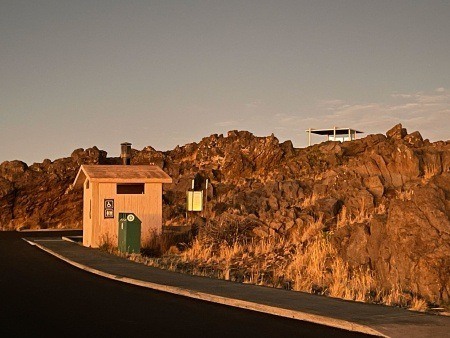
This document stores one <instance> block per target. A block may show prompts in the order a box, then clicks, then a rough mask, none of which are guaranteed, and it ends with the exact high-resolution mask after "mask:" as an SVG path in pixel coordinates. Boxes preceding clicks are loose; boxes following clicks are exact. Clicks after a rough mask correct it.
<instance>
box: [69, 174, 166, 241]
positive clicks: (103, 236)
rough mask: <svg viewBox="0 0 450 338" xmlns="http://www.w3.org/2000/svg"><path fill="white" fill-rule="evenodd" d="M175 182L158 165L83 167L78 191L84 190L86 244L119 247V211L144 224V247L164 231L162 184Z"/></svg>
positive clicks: (77, 182)
mask: <svg viewBox="0 0 450 338" xmlns="http://www.w3.org/2000/svg"><path fill="white" fill-rule="evenodd" d="M163 183H172V179H171V178H170V177H169V175H167V174H166V173H165V172H164V171H163V170H162V169H161V168H159V167H158V166H154V165H82V166H81V168H80V170H79V172H78V175H77V177H76V178H75V181H74V188H79V189H81V188H83V245H84V246H88V247H98V246H100V245H101V244H102V243H103V242H106V241H109V242H110V243H112V244H113V245H117V244H118V243H117V241H118V224H119V219H118V217H119V212H132V213H134V214H135V215H136V216H137V217H138V218H139V219H140V220H141V221H142V224H141V245H144V244H145V242H146V241H147V240H148V239H149V237H150V236H151V234H152V233H153V232H156V233H160V232H161V230H162V184H163Z"/></svg>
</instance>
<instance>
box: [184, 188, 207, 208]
mask: <svg viewBox="0 0 450 338" xmlns="http://www.w3.org/2000/svg"><path fill="white" fill-rule="evenodd" d="M186 202H187V203H186V204H187V211H202V210H203V191H188V192H187V194H186Z"/></svg>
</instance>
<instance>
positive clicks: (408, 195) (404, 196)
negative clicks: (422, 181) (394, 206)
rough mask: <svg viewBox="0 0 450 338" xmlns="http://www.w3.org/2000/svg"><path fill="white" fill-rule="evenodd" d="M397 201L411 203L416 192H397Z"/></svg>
mask: <svg viewBox="0 0 450 338" xmlns="http://www.w3.org/2000/svg"><path fill="white" fill-rule="evenodd" d="M396 195H397V196H396V197H397V199H399V200H401V201H411V199H412V197H413V196H414V190H405V191H396Z"/></svg>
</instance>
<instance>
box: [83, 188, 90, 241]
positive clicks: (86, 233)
mask: <svg viewBox="0 0 450 338" xmlns="http://www.w3.org/2000/svg"><path fill="white" fill-rule="evenodd" d="M88 183H89V187H88ZM91 203H92V184H91V182H89V181H88V180H85V181H84V192H83V245H84V246H91V244H92V204H91Z"/></svg>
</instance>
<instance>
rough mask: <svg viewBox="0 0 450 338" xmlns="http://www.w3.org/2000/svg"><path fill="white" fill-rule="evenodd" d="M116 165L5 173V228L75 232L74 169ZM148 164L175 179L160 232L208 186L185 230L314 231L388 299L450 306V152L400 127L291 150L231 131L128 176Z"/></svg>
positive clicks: (85, 159) (83, 154)
mask: <svg viewBox="0 0 450 338" xmlns="http://www.w3.org/2000/svg"><path fill="white" fill-rule="evenodd" d="M119 163H120V159H119V158H113V157H110V158H108V157H107V156H106V152H104V151H101V150H99V149H97V148H96V147H93V148H90V149H86V150H83V149H77V150H75V151H74V152H73V153H72V154H71V156H70V157H68V158H63V159H59V160H56V161H54V162H51V161H49V160H44V161H43V163H35V164H33V165H31V166H27V165H26V164H24V163H22V162H19V161H10V162H3V163H2V164H1V165H0V224H1V227H2V228H3V229H17V228H47V227H60V228H73V227H81V226H82V192H81V191H75V190H71V189H70V184H71V183H72V182H73V180H74V178H75V176H76V174H77V170H78V168H79V166H80V165H81V164H99V165H101V164H119ZM149 163H152V164H156V165H158V166H160V167H162V168H163V169H164V171H166V172H167V173H168V174H169V175H170V176H171V177H172V178H173V183H172V184H170V185H166V186H165V187H164V206H163V213H164V215H163V217H164V223H165V224H166V225H185V224H186V220H185V198H186V190H187V189H189V188H190V187H191V180H192V179H193V178H195V185H196V186H195V188H196V189H204V188H205V181H206V179H208V180H209V182H210V186H209V189H208V192H207V195H208V197H207V212H205V213H203V214H200V213H199V214H196V215H193V216H192V217H190V218H189V220H188V222H190V223H191V224H192V225H193V226H194V229H196V228H198V227H201V226H202V225H203V224H205V222H206V219H207V220H208V222H212V223H214V222H216V223H217V224H223V223H224V222H226V221H227V219H231V218H232V219H240V220H241V221H242V224H246V226H248V230H249V232H248V233H249V234H250V235H251V236H254V237H267V236H271V235H273V234H275V233H276V234H281V235H283V236H292V235H293V234H295V233H298V232H302V233H305V231H304V230H305V229H304V228H305V227H307V226H308V225H309V224H311V222H313V221H317V220H318V219H320V220H321V224H322V226H321V229H319V230H320V231H323V232H324V233H327V234H330V235H332V239H333V243H334V245H335V246H336V247H337V248H338V252H339V255H340V256H341V257H343V258H344V259H345V261H346V262H348V264H349V265H353V266H367V267H370V268H371V269H373V270H375V271H376V272H377V276H378V277H379V279H380V280H381V282H382V283H383V284H384V285H386V287H389V286H390V285H395V284H396V283H400V282H401V284H402V285H406V286H407V287H408V288H409V289H410V290H411V291H412V292H417V293H419V294H421V295H422V296H424V297H426V298H427V299H428V300H429V301H432V302H436V303H438V302H442V301H444V302H449V297H450V296H449V295H450V290H449V288H450V260H449V259H450V258H449V257H450V222H449V215H450V142H449V141H439V142H435V143H430V142H429V141H428V140H423V138H422V136H421V135H420V133H419V132H417V131H415V132H413V133H410V134H408V133H407V131H406V129H405V128H403V127H402V126H401V125H397V126H394V127H393V128H392V129H390V130H389V131H388V132H387V133H386V135H382V134H376V135H369V136H367V137H365V138H362V139H359V140H355V141H349V142H344V143H339V142H324V143H320V144H316V145H313V146H311V147H308V148H303V149H297V148H294V147H293V145H292V143H291V142H290V141H286V142H283V143H280V142H279V141H278V139H277V138H276V137H274V136H273V135H271V136H268V137H256V136H254V135H253V134H251V133H249V132H247V131H230V132H228V134H227V135H216V134H215V135H211V136H209V137H205V138H203V139H202V140H201V141H200V142H198V143H195V142H194V143H190V144H186V145H184V146H177V147H176V148H175V149H173V150H171V151H166V152H161V151H157V150H155V149H154V148H152V147H151V146H148V147H145V148H144V149H142V150H140V151H139V150H134V149H133V150H132V159H131V164H149ZM304 240H305V241H307V240H308V238H307V236H306V237H305V238H304Z"/></svg>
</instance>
